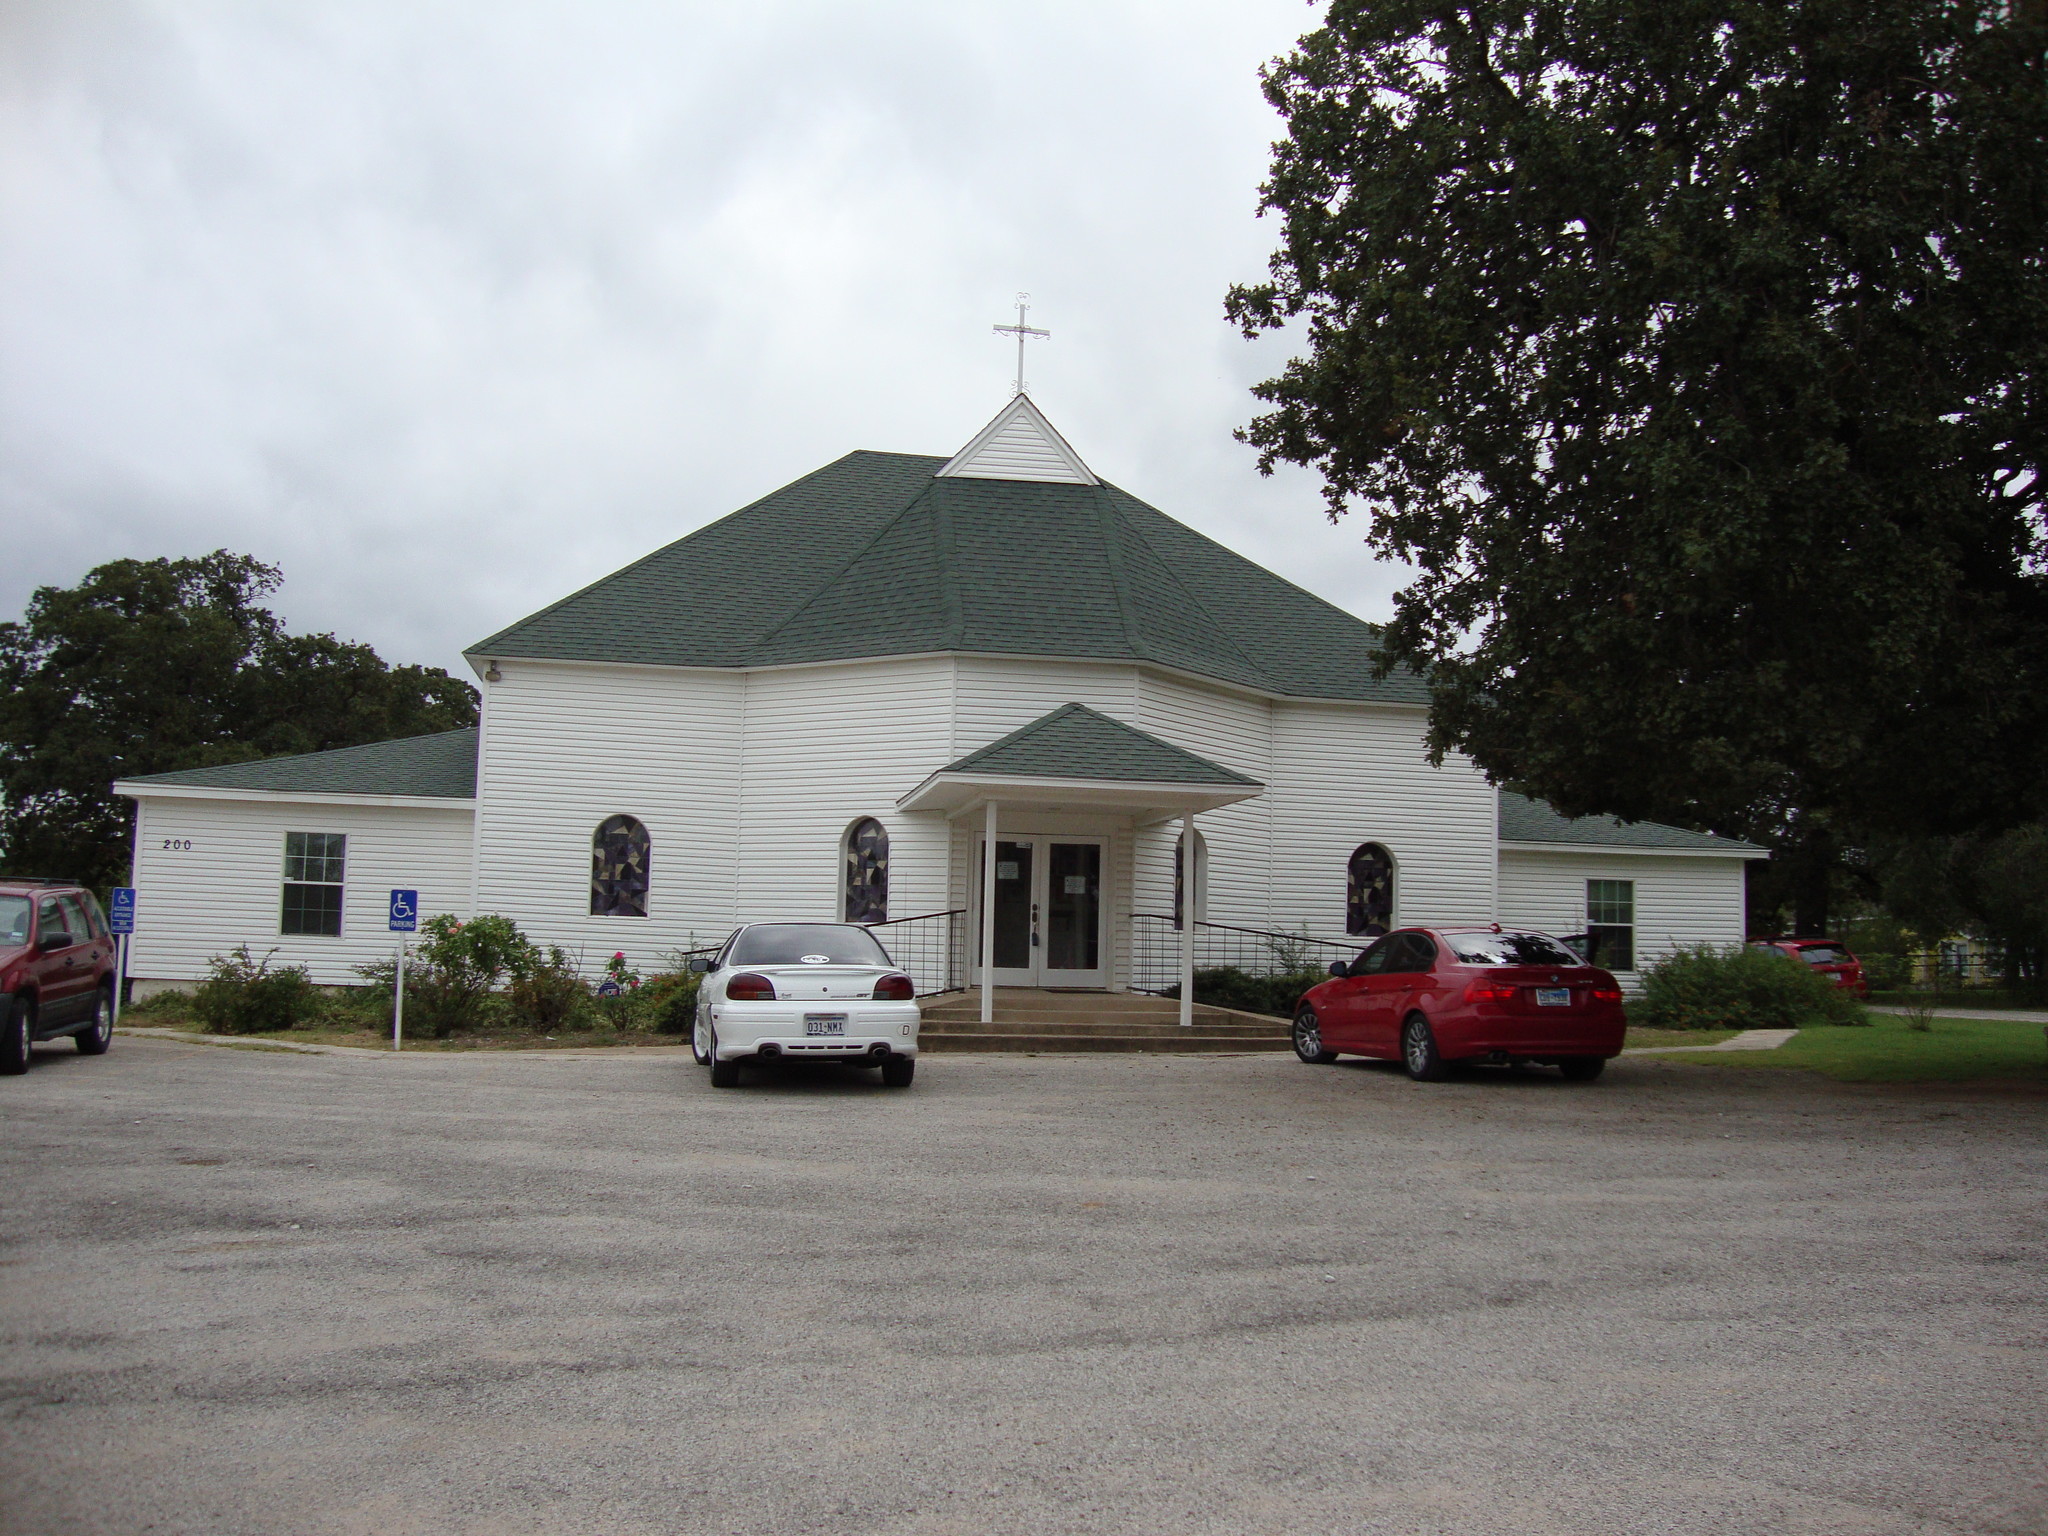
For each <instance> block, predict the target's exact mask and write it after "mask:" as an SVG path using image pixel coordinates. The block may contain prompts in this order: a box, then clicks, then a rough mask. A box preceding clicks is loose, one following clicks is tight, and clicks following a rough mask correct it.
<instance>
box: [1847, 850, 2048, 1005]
mask: <svg viewBox="0 0 2048 1536" xmlns="http://www.w3.org/2000/svg"><path fill="white" fill-rule="evenodd" d="M1858 865H1859V868H1860V870H1861V871H1862V872H1864V873H1866V874H1867V875H1868V876H1869V877H1870V879H1871V881H1872V883H1873V884H1874V885H1875V887H1876V890H1877V894H1878V897H1879V899H1880V900H1881V901H1882V902H1883V903H1884V906H1885V908H1886V909H1887V910H1888V911H1890V912H1891V913H1893V914H1894V915H1896V916H1897V917H1898V918H1899V919H1900V920H1901V921H1902V922H1904V923H1905V924H1906V925H1907V926H1908V927H1910V928H1912V929H1913V930H1915V931H1916V932H1917V933H1918V934H1919V935H1920V936H1921V939H1922V942H1923V943H1924V942H1927V941H1930V940H1934V939H1939V938H1941V937H1942V936H1944V935H1946V934H1951V933H1968V934H1974V935H1975V936H1976V937H1978V938H1981V939H1986V940H1989V941H1990V943H1991V944H1992V946H1993V947H1994V948H1995V949H1996V950H1997V951H1998V955H1999V959H2000V963H2001V966H2002V969H2003V972H2004V980H2005V984H2006V986H2007V987H2008V988H2010V989H2012V990H2015V991H2022V992H2028V993H2032V994H2034V995H2036V996H2039V995H2041V994H2042V993H2043V992H2044V991H2048V826H2044V825H2042V824H2041V823H2039V822H2032V823H2028V824H2027V825H2024V826H2018V827H2008V828H2006V829H2004V830H2002V831H1999V832H1991V833H1965V834H1963V835H1961V836H1958V837H1933V838H1928V837H1921V838H1890V839H1879V840H1876V841H1874V842H1873V843H1872V845H1871V846H1870V847H1869V848H1867V849H1864V850H1860V857H1859V859H1858Z"/></svg>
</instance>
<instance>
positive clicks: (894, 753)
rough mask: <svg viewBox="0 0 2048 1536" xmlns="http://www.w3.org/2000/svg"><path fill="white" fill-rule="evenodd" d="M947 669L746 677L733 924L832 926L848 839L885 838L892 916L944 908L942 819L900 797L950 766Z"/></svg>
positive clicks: (885, 666) (928, 665)
mask: <svg viewBox="0 0 2048 1536" xmlns="http://www.w3.org/2000/svg"><path fill="white" fill-rule="evenodd" d="M952 693H953V668H952V662H951V661H950V660H949V659H947V658H942V657H916V658H908V659H904V660H897V661H874V662H868V663H865V664H862V665H860V666H829V667H795V668H786V669H774V670H767V671H760V672H752V673H749V674H748V675H747V677H746V682H745V687H744V690H743V695H742V697H743V703H744V710H745V740H746V752H745V759H744V768H743V778H742V784H741V794H740V800H739V804H740V807H741V817H740V845H739V869H740V874H739V881H738V902H739V905H738V909H737V914H738V916H739V917H741V918H742V919H744V920H747V921H758V920H761V919H766V918H775V917H789V918H812V919H837V918H839V917H840V916H841V915H842V907H841V893H842V890H843V880H844V866H843V863H842V859H843V849H844V839H845V836H846V831H847V828H848V827H850V826H851V825H852V824H853V823H854V822H855V821H857V820H858V819H860V818H861V817H863V816H872V817H874V818H875V819H876V820H878V821H880V822H881V823H882V825H883V827H884V828H886V829H887V831H888V833H889V915H890V917H892V918H898V917H912V916H916V915H917V914H919V913H923V912H937V911H941V910H943V909H944V908H946V907H947V906H948V905H950V903H949V902H948V901H947V894H948V891H947V886H948V870H947V841H948V839H947V832H946V825H945V821H944V818H942V817H939V816H934V815H915V814H909V813H906V812H903V811H899V810H898V809H897V808H896V801H897V798H898V797H899V796H901V795H903V794H904V793H906V792H907V791H909V790H910V789H912V788H914V787H916V785H917V784H918V783H919V782H920V781H922V780H923V779H924V778H925V777H926V776H927V775H929V774H930V773H932V772H933V771H934V770H935V769H938V768H943V767H944V766H945V765H946V764H947V763H948V762H950V761H952V759H953V757H954V756H955V755H957V754H955V753H954V752H953V751H952V741H951V734H950V729H949V725H950V722H949V719H948V716H949V714H950V712H951V707H952Z"/></svg>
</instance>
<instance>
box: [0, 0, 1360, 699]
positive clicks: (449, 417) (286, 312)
mask: <svg viewBox="0 0 2048 1536" xmlns="http://www.w3.org/2000/svg"><path fill="white" fill-rule="evenodd" d="M1317 15H1318V12H1317V11H1316V10H1315V9H1314V8H1312V7H1311V6H1309V5H1306V4H1303V3H1301V0H1170V3H1169V0H1073V3H1067V0H1036V3H1033V4H1029V5H1018V4H1012V5H988V4H975V3H970V0H943V3H919V0H869V3H865V4H861V5H853V4H848V3H843V0H842V3H838V4H828V3H815V0H811V3H807V0H756V3H753V4H747V5H736V4H718V5H713V4H689V3H674V4H667V5H637V4H624V3H617V4H606V3H592V0H577V3H562V4H551V3H542V0H490V3H488V4H486V3H483V0H467V3H462V4H441V3H433V0H403V3H382V0H339V3H332V4H310V3H294V4H289V5H283V4H253V3H252V4H233V3H199V0H193V3H186V4H174V3H120V0H47V3H39V4H38V3H22V0H0V113H4V117H0V221H4V224H0V520H4V522H5V524H6V536H5V540H4V549H5V552H6V553H5V558H4V559H0V613H4V615H6V616H13V615H16V614H18V613H19V612H20V610H21V607H22V604H23V603H24V602H25V601H26V599H27V597H28V595H29V592H30V590H31V589H32V588H33V587H34V586H36V585H39V584H42V583H46V582H55V583H62V584H67V585H68V584H70V583H73V582H75V581H77V580H78V579H79V577H80V576H82V575H83V574H84V572H85V571H86V570H87V569H88V568H89V567H91V566H92V565H94V564H96V563H98V562H100V561H102V560H106V559H111V558H114V557H116V556H122V555H133V556H144V557H147V556H154V555H177V554H196V553H201V552H204V551H207V550H210V549H214V548H219V547H226V548H228V549H233V550H238V551H245V552H248V553H251V554H255V555H258V556H260V557H261V558H263V559H265V560H269V561H271V562H273V563H276V564H279V565H281V566H283V567H284V570H285V574H286V577H287V582H286V587H285V590H284V593H283V595H282V597H281V599H280V600H279V604H278V606H279V608H280V609H281V611H282V612H283V613H284V614H285V616H286V618H287V619H288V620H289V621H290V622H291V624H292V625H293V626H294V627H295V628H299V629H320V630H333V631H335V632H337V633H339V634H341V635H343V636H344V637H347V638H352V639H359V640H364V641H368V642H370V643H371V644H373V645H375V646H376V647H377V648H378V650H379V651H380V652H382V653H383V655H384V656H385V657H386V658H387V659H389V660H392V661H420V662H427V663H431V664H439V665H443V666H447V667H449V668H451V669H454V668H457V667H459V666H461V661H460V657H459V652H460V650H461V649H462V647H463V646H464V645H466V644H469V643H472V642H474V641H476V640H478V639H481V638H482V637H483V636H485V635H486V634H489V633H490V632H491V631H493V630H495V629H497V628H499V627H500V626H502V625H504V624H506V623H508V622H510V621H511V620H513V619H516V618H518V617H520V616H521V615H523V614H525V613H527V612H530V611H531V610H533V609H535V608H538V607H540V606H542V605H543V604H545V603H548V602H550V601H552V600H554V599H555V598H557V597H560V596H562V595H563V594H565V593H567V592H569V591H571V590H573V589H574V588H576V587H577V586H580V585H582V584H583V583H584V582H586V581H589V580H591V579H593V578H594V577H597V576H599V575H602V574H603V573H604V572H606V571H608V570H612V569H614V568H616V567H618V566H619V565H622V564H624V563H625V562H627V561H628V560H631V559H634V558H636V557H638V556H639V555H641V554H643V553H645V552H646V551H647V550H649V549H651V548H654V547H656V546H658V545H660V544H663V543H666V542H668V541H669V540H671V539H673V538H676V537H678V536H680V535H682V534H684V533H687V532H689V531H690V530H691V529H693V528H696V527H699V526H701V525H702V524H704V523H706V522H708V521H710V520H711V519H713V518H715V517H719V516H722V515H723V514H725V513H726V512H729V511H731V510H733V509H734V508H736V507H738V506H741V505H743V504H745V503H746V502H748V501H750V500H752V499H753V498H755V497H756V496H759V495H761V494H763V493H765V492H767V491H769V490H772V489H773V488H775V487H776V486H778V485H781V484H784V483H786V482H787V481H789V480H791V479H793V478H795V477H796V476H798V475H801V474H803V473H805V472H807V471H809V470H811V469H813V468H816V467H817V466H818V465H820V464H823V463H825V462H827V461H829V460H831V459H834V458H836V457H838V456H839V455H840V454H842V453H845V452H847V451H848V450H850V449H854V448H879V449H892V450H904V451H911V452H920V453H950V452H951V451H952V450H953V449H955V448H957V447H959V446H960V445H961V444H962V443H964V442H965V441H966V440H967V439H968V438H969V437H970V436H972V435H973V433H974V432H975V431H976V430H977V429H978V428H979V427H980V426H981V425H982V423H983V422H984V421H986V420H987V419H988V417H990V416H991V415H993V414H994V413H995V411H996V410H997V409H999V408H1000V407H1001V405H1002V404H1003V403H1004V401H1005V400H1006V399H1007V398H1008V390H1009V382H1008V381H1009V378H1010V373H1011V369H1012V365H1013V360H1014V357H1013V353H1012V351H1011V350H1010V348H1009V347H1008V346H1007V345H1006V343H1004V342H1003V341H1002V340H1000V339H998V338H997V337H995V336H993V335H992V334H991V332H990V329H989V328H990V326H991V325H993V324H995V323H997V322H1002V321H1007V320H1009V319H1010V318H1011V313H1010V304H1011V301H1012V297H1013V295H1014V293H1015V292H1016V291H1017V290H1020V289H1024V290H1029V291H1030V292H1031V294H1032V295H1033V303H1034V306H1035V307H1034V309H1033V311H1032V316H1031V319H1032V321H1033V323H1034V324H1039V325H1043V326H1045V327H1047V328H1049V329H1050V330H1051V331H1052V332H1053V339H1052V340H1051V341H1050V342H1037V343H1033V345H1032V351H1031V357H1030V363H1029V368H1028V376H1029V378H1030V379H1031V382H1032V386H1033V388H1032V393H1033V397H1034V398H1035V399H1036V400H1038V402H1039V403H1040V405H1041V406H1042V407H1043V408H1044V409H1045V410H1046V412H1047V414H1048V415H1050V416H1051V418H1052V419H1053V421H1054V422H1055V423H1056V424H1057V425H1058V426H1059V427H1060V428H1061V429H1062V431H1063V432H1064V433H1065V434H1066V436H1067V437H1068V438H1069V440H1070V441H1072V443H1073V444H1074V446H1075V447H1076V448H1077V449H1078V450H1079V451H1080V453H1081V454H1082V456H1083V457H1084V458H1086V459H1087V460H1088V461H1089V463H1090V464H1091V465H1092V466H1093V467H1094V468H1095V469H1096V471H1097V472H1098V473H1100V474H1102V475H1104V476H1106V477H1107V478H1109V479H1112V480H1114V481H1116V482H1117V483H1119V484H1120V485H1123V486H1124V487H1126V488H1127V489H1129V490H1131V491H1133V492H1134V493H1136V494H1137V495H1139V496H1142V497H1144V498H1145V499H1147V500H1148V501H1151V502H1153V503H1154V504H1155V505H1157V506H1159V507H1161V508H1162V509H1164V510H1165V511H1167V512H1169V513H1171V514H1173V515H1174V516H1176V517H1178V518H1181V519H1182V520H1183V521H1185V522H1188V523H1191V524H1193V525H1194V526H1196V527H1198V528H1200V529H1202V530H1203V531H1205V532H1207V533H1209V534H1210V535H1212V536H1213V537H1215V538H1218V539H1221V540H1222V541H1223V542H1224V543H1226V544H1229V545H1230V546H1232V547H1233V548H1235V549H1238V550H1240V551H1242V552H1244V553H1245V554H1247V555H1249V556H1251V557H1252V558H1254V559H1256V560H1259V561H1261V562H1262V563H1264V564H1266V565H1268V566H1270V567H1272V568H1273V569H1275V570H1277V571H1279V572H1280V573H1281V574H1282V575H1285V576H1287V577H1289V578H1291V579H1293V580H1294V581H1297V582H1300V583H1301V584H1302V585H1304V586H1306V587H1308V588H1310V589H1311V590H1313V591H1316V592H1318V593H1321V594H1322V595H1324V596H1326V597H1328V598H1330V599H1331V600H1333V601H1335V602H1337V603H1340V604H1342V605H1343V606H1344V607H1346V608H1349V609H1351V610H1352V611H1353V612H1355V613H1358V614H1360V615H1362V616H1364V617H1367V618H1382V617H1384V616H1385V614H1386V611H1387V606H1388V605H1387V595H1388V593H1390V592H1391V591H1392V589H1393V588H1394V586H1395V585H1396V584H1397V583H1398V580H1399V577H1400V572H1399V571H1398V570H1396V569H1393V568H1390V567H1386V566H1382V565H1378V564H1376V563H1375V562H1373V561H1372V560H1371V559H1370V558H1369V557H1368V556H1367V555H1366V553H1365V551H1364V550H1363V548H1362V547H1361V545H1360V542H1359V535H1360V531H1361V530H1360V529H1359V528H1358V527H1357V526H1355V525H1353V524H1348V523H1347V525H1346V526H1343V527H1338V528H1333V527H1331V526H1330V525H1329V524H1328V523H1327V522H1325V521H1324V520H1323V519H1322V517H1321V515H1320V504H1319V499H1318V494H1317V484H1316V481H1315V480H1314V478H1313V477H1312V476H1310V475H1308V474H1305V473H1303V472H1299V471H1296V472H1292V473H1282V474H1280V475H1277V476H1275V477H1274V478H1272V479H1271V480H1262V479H1261V478H1260V477H1259V475H1258V474H1257V472H1256V470H1255V468H1254V458H1253V455H1252V452H1251V451H1250V450H1249V449H1247V448H1245V447H1243V446H1242V445H1240V444H1238V443H1236V442H1234V441H1233V440H1232V438H1231V429H1232V428H1233V427H1236V426H1239V425H1241V424H1243V423H1244V422H1245V421H1246V420H1247V419H1248V418H1249V417H1250V415H1251V413H1252V410H1253V407H1254V404H1255V402H1254V401H1253V400H1252V399H1251V397H1250V394H1249V392H1248V391H1249V386H1250V385H1251V384H1252V383H1254V382H1255V381H1256V380H1258V379H1259V378H1262V377H1264V376H1266V375H1267V374H1268V373H1270V372H1272V371H1274V370H1276V369H1277V368H1278V366H1279V365H1280V363H1281V362H1282V361H1283V359H1284V348H1285V342H1284V341H1277V340H1267V341H1262V342H1260V343H1257V344H1248V343H1246V342H1245V341H1244V340H1242V339H1241V338H1240V337H1238V336H1237V335H1236V334H1235V333H1234V332H1233V331H1232V330H1231V328H1230V327H1229V326H1228V325H1227V324H1226V323H1225V322H1224V320H1223V315H1222V306H1223V295H1224V290H1225V289H1226V288H1227V286H1228V285H1229V284H1230V283H1231V282H1232V281H1234V280H1241V279H1245V278H1252V277H1256V276H1258V275H1259V274H1260V273H1261V272H1262V271H1263V270H1264V263H1265V259H1266V255H1267V253H1268V250H1269V249H1270V246H1271V242H1272V240H1273V238H1274V236H1275V233H1276V230H1275V226H1274V225H1273V223H1272V222H1271V221H1260V220H1258V219H1256V218H1255V217H1254V214H1255V211H1256V207H1257V187H1258V184H1259V182H1260V180H1261V179H1262V177H1263V175H1264V172H1265V168H1266V158H1267V152H1268V146H1269V144H1270V143H1271V141H1272V140H1273V139H1274V138H1275V137H1277V136H1278V134H1279V131H1280V129H1279V123H1278V120H1277V119H1276V118H1275V117H1274V116H1273V114H1272V113H1271V111H1270V109H1269V108H1267V106H1266V105H1265V103H1264V101H1263V100H1262V99H1261V98H1260V96H1259V92H1258V80H1257V70H1258V67H1259V65H1260V63H1261V62H1262V61H1264V60H1266V59H1268V58H1270V57H1272V56H1274V55H1275V54H1277V53H1280V52H1283V51H1285V50H1286V49H1287V47H1288V46H1289V45H1290V44H1291V42H1292V41H1293V39H1294V38H1296V37H1297V36H1298V35H1300V34H1301V33H1302V32H1304V31H1306V30H1308V29H1309V28H1310V27H1312V26H1313V25H1314V24H1315V21H1316V19H1317Z"/></svg>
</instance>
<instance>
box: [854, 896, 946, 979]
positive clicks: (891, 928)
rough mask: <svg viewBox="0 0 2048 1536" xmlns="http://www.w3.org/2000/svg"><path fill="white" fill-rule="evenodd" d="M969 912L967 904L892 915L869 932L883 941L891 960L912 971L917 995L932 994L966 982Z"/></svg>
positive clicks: (874, 924)
mask: <svg viewBox="0 0 2048 1536" xmlns="http://www.w3.org/2000/svg"><path fill="white" fill-rule="evenodd" d="M966 915H967V909H966V908H965V907H954V908H953V909H952V910H951V911H948V912H925V913H920V914H919V915H918V916H916V917H892V918H891V919H889V921H888V922H886V923H873V924H870V925H869V929H868V931H869V932H871V933H872V934H874V936H875V937H876V938H878V939H880V940H881V941H882V948H884V949H886V950H887V951H889V958H890V959H891V960H894V961H895V962H896V964H897V965H898V966H900V967H902V969H904V970H906V971H908V972H910V979H911V980H912V981H914V982H916V983H917V995H918V996H919V997H929V996H931V995H932V993H934V992H951V991H953V990H954V989H955V988H957V987H960V986H962V985H964V983H963V982H962V981H961V979H960V978H961V977H962V976H963V975H964V974H965V963H964V956H963V952H962V950H961V948H960V923H961V919H962V918H964V917H965V916H966Z"/></svg>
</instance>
